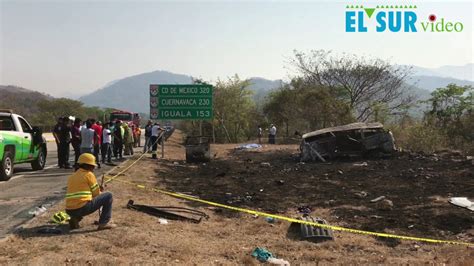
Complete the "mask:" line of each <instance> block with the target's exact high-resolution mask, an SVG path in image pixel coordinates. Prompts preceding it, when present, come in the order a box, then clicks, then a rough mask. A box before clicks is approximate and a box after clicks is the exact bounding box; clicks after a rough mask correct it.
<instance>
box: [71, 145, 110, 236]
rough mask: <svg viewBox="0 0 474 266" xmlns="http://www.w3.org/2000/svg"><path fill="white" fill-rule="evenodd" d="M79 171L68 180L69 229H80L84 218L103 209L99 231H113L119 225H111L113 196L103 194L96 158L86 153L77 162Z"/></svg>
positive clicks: (107, 193)
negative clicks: (96, 171)
mask: <svg viewBox="0 0 474 266" xmlns="http://www.w3.org/2000/svg"><path fill="white" fill-rule="evenodd" d="M77 163H78V166H79V169H78V170H77V171H76V172H75V173H74V174H73V175H71V176H69V177H68V179H67V192H66V213H67V214H69V216H71V219H70V220H69V228H70V229H71V230H74V229H78V228H79V222H80V221H81V220H82V217H84V216H86V215H89V214H92V213H94V212H95V211H97V210H98V209H100V208H102V212H101V213H100V217H99V226H98V227H97V230H104V229H112V228H115V227H117V225H115V224H112V223H110V220H111V218H112V202H113V196H112V193H110V192H103V190H104V188H103V187H102V186H99V184H97V178H96V177H95V175H94V168H95V166H96V162H95V157H94V155H92V154H90V153H84V154H81V156H79V159H78V160H77Z"/></svg>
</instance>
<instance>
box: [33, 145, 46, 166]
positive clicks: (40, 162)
mask: <svg viewBox="0 0 474 266" xmlns="http://www.w3.org/2000/svg"><path fill="white" fill-rule="evenodd" d="M45 165H46V152H45V150H44V148H43V147H41V148H39V150H38V159H36V160H34V161H33V162H31V168H33V170H35V171H38V170H43V169H44V166H45Z"/></svg>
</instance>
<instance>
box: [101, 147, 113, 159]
mask: <svg viewBox="0 0 474 266" xmlns="http://www.w3.org/2000/svg"><path fill="white" fill-rule="evenodd" d="M101 148H102V150H101V154H102V162H103V163H105V158H107V162H109V163H110V162H111V160H112V147H110V143H102V147H101Z"/></svg>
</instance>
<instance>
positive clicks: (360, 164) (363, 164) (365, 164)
mask: <svg viewBox="0 0 474 266" xmlns="http://www.w3.org/2000/svg"><path fill="white" fill-rule="evenodd" d="M352 165H353V166H367V165H368V164H367V162H363V163H354V164H352Z"/></svg>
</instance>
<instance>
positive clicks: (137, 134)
mask: <svg viewBox="0 0 474 266" xmlns="http://www.w3.org/2000/svg"><path fill="white" fill-rule="evenodd" d="M134 132H135V134H134V136H135V143H134V145H133V146H134V147H140V146H141V145H140V144H141V139H140V138H141V137H142V131H141V129H140V127H139V126H135V131H134Z"/></svg>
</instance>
